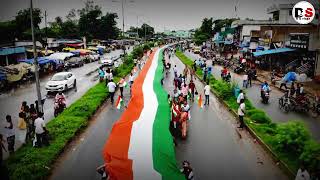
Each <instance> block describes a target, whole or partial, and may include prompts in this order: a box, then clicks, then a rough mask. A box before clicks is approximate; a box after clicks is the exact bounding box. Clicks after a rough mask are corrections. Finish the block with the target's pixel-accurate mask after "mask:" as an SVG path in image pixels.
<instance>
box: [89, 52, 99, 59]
mask: <svg viewBox="0 0 320 180" xmlns="http://www.w3.org/2000/svg"><path fill="white" fill-rule="evenodd" d="M89 57H90V59H92V60H93V61H98V60H99V59H100V55H99V54H97V53H91V54H89Z"/></svg>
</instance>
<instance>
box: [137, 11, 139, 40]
mask: <svg viewBox="0 0 320 180" xmlns="http://www.w3.org/2000/svg"><path fill="white" fill-rule="evenodd" d="M138 39H139V16H137V40H138Z"/></svg>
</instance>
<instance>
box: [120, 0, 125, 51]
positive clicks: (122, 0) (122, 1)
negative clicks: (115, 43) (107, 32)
mask: <svg viewBox="0 0 320 180" xmlns="http://www.w3.org/2000/svg"><path fill="white" fill-rule="evenodd" d="M124 1H125V0H121V4H122V46H123V55H125V54H126V47H125V45H124Z"/></svg>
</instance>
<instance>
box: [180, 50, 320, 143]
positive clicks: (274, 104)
mask: <svg viewBox="0 0 320 180" xmlns="http://www.w3.org/2000/svg"><path fill="white" fill-rule="evenodd" d="M185 55H186V56H188V57H189V58H191V59H195V58H199V56H198V55H195V54H193V53H189V52H185ZM207 63H208V66H210V67H212V63H211V61H210V62H208V61H207ZM212 69H213V70H212V74H213V75H214V76H215V78H218V79H220V72H221V69H222V66H217V65H216V66H214V67H212ZM230 72H231V77H232V78H231V80H232V81H233V82H235V83H237V84H238V85H239V87H241V88H242V75H238V74H235V73H233V72H232V71H230ZM260 84H261V83H260V82H259V81H253V84H252V87H251V88H248V89H246V90H245V95H246V97H247V98H248V99H250V101H251V102H252V104H253V105H254V106H255V107H257V108H259V109H263V110H264V111H265V112H266V113H267V115H268V116H270V118H271V119H272V120H273V121H274V122H288V121H292V120H299V121H302V122H304V123H305V125H306V127H307V128H308V129H309V130H310V133H311V135H312V137H313V138H315V139H316V140H317V141H320V131H319V129H320V120H319V119H315V118H312V117H311V116H310V115H308V114H303V113H297V112H289V113H284V112H283V111H282V110H280V109H279V107H278V99H279V98H280V97H281V96H282V95H283V92H281V91H280V90H279V89H278V88H274V87H272V88H271V89H272V92H271V94H270V100H269V104H263V103H262V102H261V98H260Z"/></svg>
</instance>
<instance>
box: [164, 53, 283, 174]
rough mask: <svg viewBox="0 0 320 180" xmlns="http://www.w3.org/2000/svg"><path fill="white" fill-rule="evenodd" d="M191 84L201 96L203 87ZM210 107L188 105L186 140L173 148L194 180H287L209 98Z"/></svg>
mask: <svg viewBox="0 0 320 180" xmlns="http://www.w3.org/2000/svg"><path fill="white" fill-rule="evenodd" d="M174 62H175V64H176V65H177V67H178V69H179V71H180V73H182V70H183V69H184V65H183V64H182V63H181V62H180V61H179V60H178V59H177V58H176V57H175V58H174ZM172 80H173V77H172V76H171V77H170V80H169V82H172ZM195 84H196V87H197V90H198V92H201V93H203V88H204V86H203V84H202V83H200V81H196V83H195ZM166 88H167V89H170V90H171V92H172V89H173V85H172V83H166ZM210 103H211V104H210V106H209V107H204V108H203V109H200V108H199V107H198V105H197V103H194V104H192V103H191V104H192V107H191V117H192V119H191V121H190V126H189V129H190V131H189V132H188V139H187V140H186V141H180V142H178V146H177V148H176V154H177V158H178V160H179V161H180V162H182V161H183V160H189V161H190V162H191V164H192V167H193V168H194V170H195V174H196V179H287V177H286V176H285V175H284V174H283V172H282V171H281V170H280V169H279V168H278V167H277V165H276V164H275V163H274V162H273V161H272V159H271V158H270V157H269V155H268V154H267V153H266V152H265V151H264V150H263V149H262V147H260V145H258V144H256V143H255V142H254V140H253V139H252V138H251V136H250V135H249V133H247V132H246V131H241V130H238V129H237V128H236V127H237V126H238V125H237V124H236V120H235V118H234V117H233V116H232V115H231V114H230V112H228V110H226V109H225V108H224V107H223V106H222V105H221V104H220V103H219V101H218V100H217V98H216V97H215V96H214V95H213V94H211V95H210ZM239 134H240V136H241V137H240V136H239Z"/></svg>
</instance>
